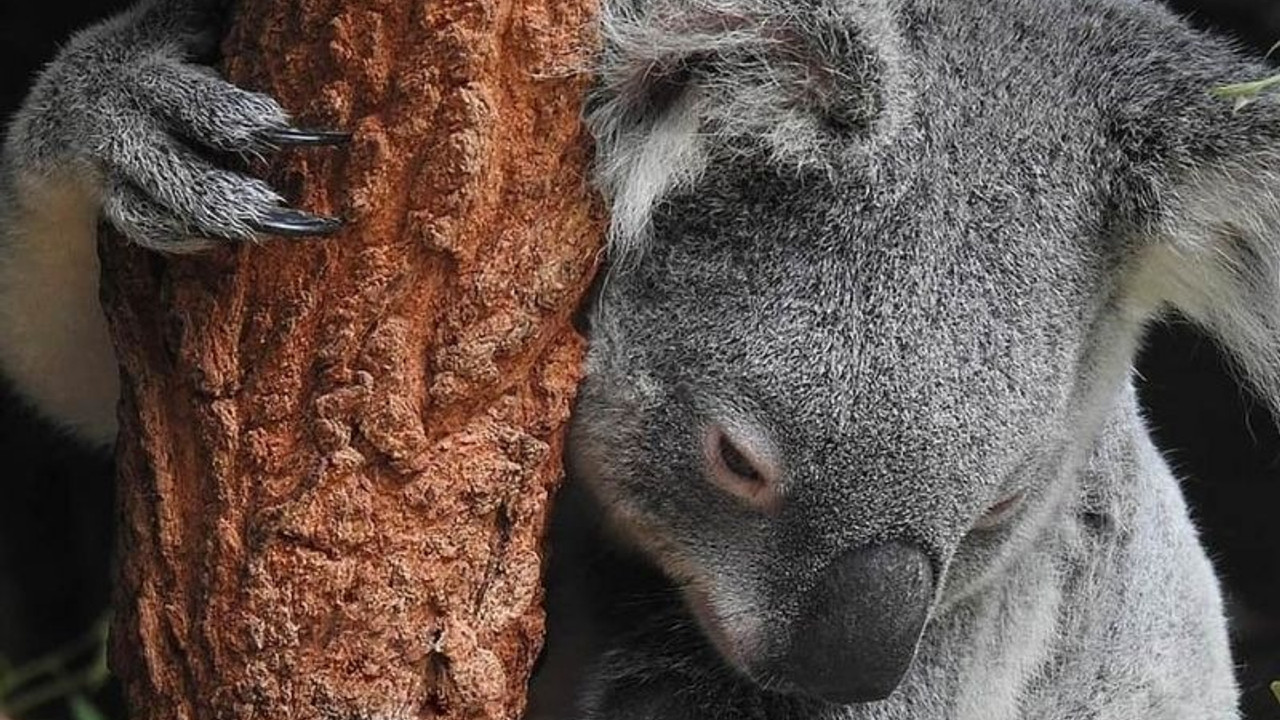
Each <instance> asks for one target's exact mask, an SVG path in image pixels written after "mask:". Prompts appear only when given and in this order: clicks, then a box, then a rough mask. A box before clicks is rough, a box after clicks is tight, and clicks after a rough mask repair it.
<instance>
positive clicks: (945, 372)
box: [573, 143, 1108, 701]
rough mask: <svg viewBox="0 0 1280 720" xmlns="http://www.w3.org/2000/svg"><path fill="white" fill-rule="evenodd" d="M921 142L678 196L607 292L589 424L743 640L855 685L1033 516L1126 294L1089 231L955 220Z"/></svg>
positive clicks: (723, 639)
mask: <svg viewBox="0 0 1280 720" xmlns="http://www.w3.org/2000/svg"><path fill="white" fill-rule="evenodd" d="M913 157H914V156H913V154H912V153H911V152H910V148H909V147H908V146H907V145H906V144H905V143H904V145H903V147H902V154H901V156H900V157H899V158H897V159H898V160H899V162H902V163H903V167H901V168H900V169H899V170H900V171H901V177H902V180H901V182H900V183H895V184H883V183H881V184H874V185H873V184H871V183H868V182H866V181H865V179H863V178H865V177H866V175H865V171H862V172H856V173H851V174H850V175H848V176H847V177H846V178H845V179H832V177H831V176H825V175H824V176H823V177H796V176H794V175H790V176H789V175H787V174H784V173H779V172H776V171H774V170H772V169H770V168H769V167H767V166H764V165H763V164H754V165H753V164H750V163H732V162H730V163H726V164H724V165H723V166H720V167H715V166H713V167H711V168H709V169H708V171H707V172H706V174H705V175H704V177H703V179H702V180H701V181H700V182H698V183H697V185H696V186H695V187H693V188H691V189H690V190H688V191H686V192H682V193H680V194H678V195H675V196H673V197H671V198H669V199H668V201H667V202H666V203H665V204H664V206H663V207H662V208H661V209H659V210H658V211H656V213H655V215H654V225H653V228H652V233H653V234H652V244H651V246H650V247H649V248H648V250H647V252H646V254H645V255H644V256H643V258H641V259H640V260H639V261H638V262H637V264H636V265H635V267H633V268H629V269H627V270H625V271H620V272H615V273H613V274H611V275H610V276H609V277H608V279H607V280H606V281H605V283H604V285H603V288H602V290H601V292H600V295H599V297H598V300H597V304H596V308H597V310H596V318H595V321H594V323H593V327H592V350H591V360H590V366H589V370H588V377H587V380H586V382H585V384H584V387H583V389H582V391H581V392H582V394H581V399H580V402H579V408H578V411H577V415H576V417H577V420H576V423H575V428H574V436H573V455H574V457H575V463H576V468H575V469H576V470H577V472H578V474H579V475H581V476H583V477H584V478H586V479H588V480H589V481H591V482H592V483H593V484H594V485H595V486H596V487H597V489H598V490H599V491H600V493H601V495H602V496H603V497H604V498H605V499H606V502H607V503H608V504H609V506H610V507H612V508H613V509H614V510H615V511H616V512H617V514H618V517H619V521H620V524H621V525H623V526H624V527H625V528H626V530H627V532H629V533H630V534H632V535H633V536H634V539H635V540H636V542H637V543H638V544H639V545H640V546H641V547H642V548H644V549H646V550H648V551H649V552H651V553H652V554H653V555H654V556H655V558H656V559H657V560H658V562H659V564H660V565H661V566H662V567H664V568H665V569H667V570H668V572H670V573H671V574H672V575H674V576H675V577H676V578H677V579H679V580H680V581H682V582H683V583H685V587H686V593H687V600H688V604H689V606H690V608H691V610H692V612H693V614H694V615H695V617H697V618H698V620H699V621H700V623H701V624H702V627H703V629H704V630H705V632H706V634H707V636H708V637H709V638H710V639H712V641H713V642H714V643H715V644H716V645H717V647H718V648H719V649H720V651H721V653H722V654H723V655H724V656H725V657H726V659H727V660H729V661H730V662H731V663H733V664H735V665H737V666H738V667H739V668H740V669H741V670H743V671H745V672H746V673H747V674H748V675H750V676H752V677H754V678H757V679H758V680H759V681H760V682H761V683H764V684H769V685H772V686H782V687H788V686H790V687H793V688H794V689H799V690H802V691H805V692H808V693H811V694H816V695H819V696H822V697H824V698H827V699H832V700H836V701H853V700H866V699H875V698H877V697H883V696H884V695H887V694H888V692H889V691H891V690H892V689H893V687H894V686H895V685H896V682H897V680H898V678H899V677H900V675H901V673H902V672H903V671H904V670H905V668H906V665H907V663H908V662H909V661H910V659H911V656H912V653H913V650H914V647H915V643H916V641H917V639H918V637H919V635H920V633H921V631H922V628H923V626H924V623H925V620H926V618H927V616H928V613H929V611H930V610H931V608H932V607H933V606H934V604H935V603H936V602H938V600H939V598H940V596H941V588H942V587H943V586H944V585H947V586H951V587H953V588H955V590H956V591H959V590H960V589H962V588H963V586H964V585H966V583H968V582H970V581H976V579H977V577H978V575H980V574H981V573H982V572H983V570H984V569H985V568H986V567H988V566H990V565H991V564H992V563H994V562H995V561H996V560H997V559H998V558H999V557H1000V555H1001V553H1002V551H1004V550H1006V546H1008V545H1009V544H1010V543H1011V542H1012V540H1011V539H1012V538H1016V537H1019V536H1020V533H1019V532H1018V528H1019V526H1020V525H1021V524H1023V523H1027V522H1031V521H1033V519H1034V513H1029V512H1027V510H1028V508H1031V507H1034V506H1035V505H1036V504H1037V503H1038V502H1043V500H1042V496H1043V495H1045V494H1046V491H1047V487H1048V486H1049V484H1050V482H1051V481H1052V479H1053V478H1054V477H1056V475H1057V471H1056V468H1057V466H1058V465H1059V464H1060V463H1061V457H1062V453H1063V452H1066V450H1067V448H1062V447H1055V444H1061V443H1062V442H1063V439H1064V437H1065V435H1066V434H1065V433H1064V432H1063V430H1064V428H1066V427H1068V425H1069V423H1071V422H1072V421H1073V418H1074V414H1075V413H1076V411H1077V410H1078V406H1077V403H1078V401H1079V400H1080V399H1081V398H1080V394H1079V391H1080V388H1078V387H1077V381H1078V377H1079V375H1080V371H1081V367H1080V365H1081V363H1082V362H1084V361H1088V360H1089V359H1090V348H1089V341H1090V338H1089V336H1088V334H1087V331H1088V329H1089V328H1090V327H1091V326H1092V325H1093V321H1094V320H1096V318H1097V315H1098V314H1099V312H1101V310H1102V308H1103V307H1104V305H1105V301H1106V299H1107V297H1106V293H1107V291H1108V288H1107V287H1106V285H1105V283H1103V282H1100V279H1101V278H1105V277H1106V273H1105V272H1103V271H1102V269H1101V266H1103V265H1105V263H1106V262H1107V260H1106V258H1104V257H1100V256H1099V255H1098V254H1097V253H1096V251H1095V249H1094V248H1092V247H1090V246H1089V244H1088V243H1086V242H1083V241H1082V237H1084V236H1083V233H1084V232H1085V230H1086V228H1084V227H1077V226H1070V225H1065V226H1064V225H1062V224H1061V223H1059V224H1056V225H1055V226H1054V227H1055V230H1054V231H1053V232H1048V233H1046V232H1044V231H1040V232H1036V231H1035V229H1036V228H1043V227H1045V226H1046V223H1045V222H1043V220H1046V219H1054V220H1056V219H1057V218H1056V217H1054V218H1044V217H1041V216H1045V215H1052V214H1054V213H1055V212H1056V211H1057V208H1055V207H1046V208H1033V207H1017V208H1015V207H1012V206H1003V205H997V206H996V207H993V208H990V209H988V210H986V211H974V213H973V215H972V216H971V217H969V218H963V219H961V218H958V219H957V222H954V223H949V224H947V225H944V226H938V225H937V224H936V218H937V217H938V215H939V214H940V213H943V212H947V210H948V209H947V208H939V207H930V205H931V203H939V202H945V199H942V198H935V197H930V195H931V193H932V189H933V188H935V187H936V185H935V183H934V181H933V180H931V179H929V178H928V177H927V172H925V171H924V170H923V169H921V168H916V167H913V165H915V163H916V161H915V160H913V159H912V158H913ZM836 177H839V176H838V175H836ZM915 179H918V181H916V180H915ZM992 228H998V229H997V230H995V231H993V230H992ZM1029 253H1040V255H1039V257H1038V258H1037V257H1036V256H1033V255H1029ZM1045 255H1051V256H1052V257H1054V258H1056V260H1057V261H1056V262H1054V263H1052V264H1048V265H1046V264H1045V263H1043V262H1041V261H1040V260H1042V259H1043V257H1044V256H1045ZM1046 267H1048V268H1050V269H1051V272H1049V273H1046V272H1045V268H1046ZM1027 307H1034V308H1037V312H1036V313H1031V314H1028V313H1027V312H1026V308H1027ZM958 555H964V556H966V562H965V564H966V565H968V567H966V568H965V569H964V572H963V573H962V574H960V575H956V574H955V573H953V572H951V570H952V568H953V565H954V563H955V560H956V558H957V556H958ZM944 579H945V580H946V582H945V583H944V582H943V581H944ZM855 606H857V607H855ZM867 648H877V649H878V651H879V652H878V653H869V652H867ZM837 658H839V659H840V660H841V661H839V662H838V661H836V659H837Z"/></svg>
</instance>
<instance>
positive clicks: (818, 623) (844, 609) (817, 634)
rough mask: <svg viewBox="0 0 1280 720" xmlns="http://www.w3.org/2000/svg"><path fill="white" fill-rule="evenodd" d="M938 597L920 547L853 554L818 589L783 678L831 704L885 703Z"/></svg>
mask: <svg viewBox="0 0 1280 720" xmlns="http://www.w3.org/2000/svg"><path fill="white" fill-rule="evenodd" d="M932 599H933V572H932V570H931V568H930V565H929V560H928V558H927V557H925V554H924V553H923V552H922V551H921V550H919V549H918V548H916V547H913V546H911V545H907V544H905V543H889V544H885V545H878V546H874V547H869V548H860V549H857V550H853V551H850V552H847V553H845V554H844V555H842V556H840V557H838V558H836V560H835V561H834V562H833V563H831V565H830V566H828V568H827V570H826V573H825V575H824V576H823V577H822V579H821V580H820V581H819V583H818V585H817V587H816V588H814V590H813V591H812V594H811V595H810V598H809V601H810V604H809V607H808V609H807V611H806V612H804V613H803V614H802V615H801V617H800V619H799V622H798V623H797V624H796V626H795V627H796V632H795V633H794V634H793V635H792V638H791V644H790V653H789V654H788V656H787V657H786V658H785V659H782V660H781V662H780V665H781V666H782V667H781V668H780V669H781V670H782V672H781V673H779V674H781V675H783V676H784V677H785V678H786V679H787V680H789V681H790V683H791V685H792V686H794V687H795V688H796V689H797V690H799V691H800V692H801V693H803V694H805V695H809V696H812V697H816V698H820V699H822V700H826V701H827V702H832V703H838V704H842V705H843V704H849V703H856V702H871V701H874V700H883V699H884V698H886V697H888V696H889V695H890V694H891V693H892V692H893V691H894V689H895V688H896V687H898V683H900V682H901V681H902V676H903V675H904V674H906V671H907V668H908V667H909V666H910V665H911V660H912V658H914V657H915V651H916V644H917V643H918V642H919V640H920V635H921V633H923V632H924V625H925V621H926V620H927V619H928V614H929V605H930V604H931V602H932Z"/></svg>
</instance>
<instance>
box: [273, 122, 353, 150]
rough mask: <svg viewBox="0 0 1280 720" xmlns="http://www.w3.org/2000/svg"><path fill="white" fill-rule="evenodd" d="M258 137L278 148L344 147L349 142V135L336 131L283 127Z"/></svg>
mask: <svg viewBox="0 0 1280 720" xmlns="http://www.w3.org/2000/svg"><path fill="white" fill-rule="evenodd" d="M260 135H261V137H262V139H263V140H265V141H267V142H269V143H271V144H272V145H276V146H278V147H284V146H289V145H294V146H297V145H301V146H327V145H345V144H347V143H349V142H351V133H349V132H341V131H338V130H305V129H303V128H292V127H285V128H273V129H271V130H263V131H262V132H261V133H260Z"/></svg>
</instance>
